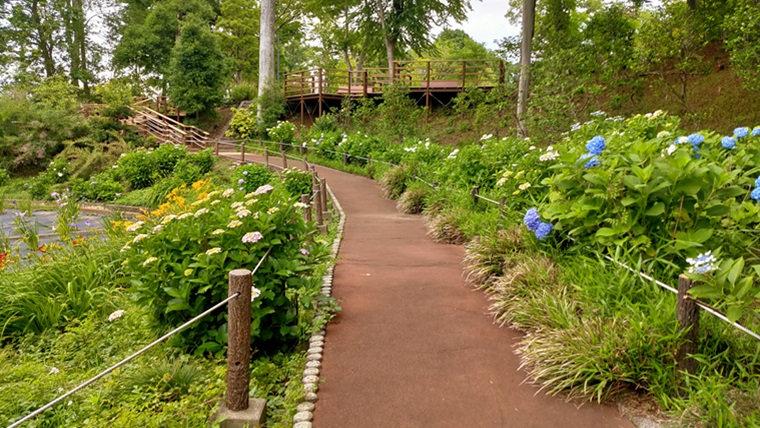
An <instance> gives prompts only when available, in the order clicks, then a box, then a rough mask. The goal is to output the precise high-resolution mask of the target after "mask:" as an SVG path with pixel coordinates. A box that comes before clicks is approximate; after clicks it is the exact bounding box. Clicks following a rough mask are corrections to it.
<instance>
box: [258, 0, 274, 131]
mask: <svg viewBox="0 0 760 428" xmlns="http://www.w3.org/2000/svg"><path fill="white" fill-rule="evenodd" d="M274 28H275V0H261V26H260V27H259V29H260V31H259V97H261V96H263V95H264V94H267V93H268V92H269V91H270V89H271V88H272V85H273V84H274V81H275V75H274V73H275V71H274V37H275V34H274ZM261 113H262V111H261V103H258V113H257V117H258V119H259V121H260V120H261Z"/></svg>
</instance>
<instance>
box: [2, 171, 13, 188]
mask: <svg viewBox="0 0 760 428" xmlns="http://www.w3.org/2000/svg"><path fill="white" fill-rule="evenodd" d="M10 180H11V174H10V173H9V172H8V170H7V169H5V168H3V169H0V186H5V185H6V184H8V182H9V181H10Z"/></svg>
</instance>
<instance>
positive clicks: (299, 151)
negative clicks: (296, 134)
mask: <svg viewBox="0 0 760 428" xmlns="http://www.w3.org/2000/svg"><path fill="white" fill-rule="evenodd" d="M298 155H299V156H303V144H301V145H299V146H298Z"/></svg>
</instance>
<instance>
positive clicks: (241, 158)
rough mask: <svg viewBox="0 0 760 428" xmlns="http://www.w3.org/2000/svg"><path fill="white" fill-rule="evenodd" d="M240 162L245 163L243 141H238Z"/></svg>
mask: <svg viewBox="0 0 760 428" xmlns="http://www.w3.org/2000/svg"><path fill="white" fill-rule="evenodd" d="M240 163H245V141H241V142H240Z"/></svg>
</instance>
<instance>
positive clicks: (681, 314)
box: [676, 275, 699, 397]
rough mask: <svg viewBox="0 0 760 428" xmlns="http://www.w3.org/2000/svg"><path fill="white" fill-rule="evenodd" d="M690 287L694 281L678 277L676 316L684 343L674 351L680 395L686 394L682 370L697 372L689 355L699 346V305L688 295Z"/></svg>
mask: <svg viewBox="0 0 760 428" xmlns="http://www.w3.org/2000/svg"><path fill="white" fill-rule="evenodd" d="M692 287H694V283H693V282H692V281H691V280H690V279H689V278H688V277H687V276H686V275H680V276H679V277H678V303H677V307H676V317H677V318H678V328H679V329H680V330H682V331H683V330H685V331H686V333H685V334H684V343H683V344H682V345H681V347H680V348H679V349H678V351H677V352H676V368H677V369H678V377H679V378H680V380H679V391H678V393H679V395H681V397H684V396H686V395H687V392H686V390H685V386H686V382H685V380H684V374H683V373H682V372H686V373H688V374H694V373H696V372H697V360H695V359H694V358H692V357H690V356H689V355H693V354H696V353H697V347H698V346H699V306H697V304H696V302H694V301H693V300H691V299H690V298H689V295H688V291H689V289H691V288H692Z"/></svg>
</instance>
